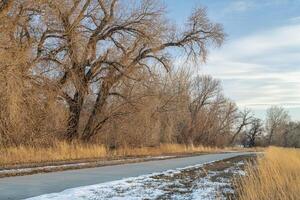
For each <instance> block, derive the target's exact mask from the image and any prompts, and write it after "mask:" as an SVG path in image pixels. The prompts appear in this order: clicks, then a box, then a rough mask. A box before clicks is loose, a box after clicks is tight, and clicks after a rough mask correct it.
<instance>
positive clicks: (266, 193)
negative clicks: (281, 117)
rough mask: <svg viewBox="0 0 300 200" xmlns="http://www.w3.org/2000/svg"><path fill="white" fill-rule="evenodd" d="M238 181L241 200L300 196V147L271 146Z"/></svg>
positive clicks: (296, 197) (249, 166)
mask: <svg viewBox="0 0 300 200" xmlns="http://www.w3.org/2000/svg"><path fill="white" fill-rule="evenodd" d="M246 170H247V176H246V177H244V178H241V179H239V180H238V181H237V193H238V197H239V198H240V199H241V200H270V199H272V200H296V199H297V200H298V199H300V150H299V149H288V148H278V147H270V148H269V149H267V150H266V151H265V154H264V156H262V157H260V158H258V161H257V163H256V164H255V165H253V164H249V165H248V166H247V169H246Z"/></svg>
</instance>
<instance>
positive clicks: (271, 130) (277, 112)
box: [266, 106, 290, 145]
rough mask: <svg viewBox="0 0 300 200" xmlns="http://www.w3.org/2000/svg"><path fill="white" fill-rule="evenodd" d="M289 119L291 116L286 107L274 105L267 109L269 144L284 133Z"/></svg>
mask: <svg viewBox="0 0 300 200" xmlns="http://www.w3.org/2000/svg"><path fill="white" fill-rule="evenodd" d="M289 121H290V116H289V114H288V111H286V110H285V109H284V108H282V107H278V106H272V107H270V108H269V109H268V110H267V117H266V130H267V134H268V135H267V138H268V139H267V144H268V145H270V144H272V142H273V139H274V137H280V136H281V135H282V134H283V132H284V128H285V126H286V125H287V124H288V123H289Z"/></svg>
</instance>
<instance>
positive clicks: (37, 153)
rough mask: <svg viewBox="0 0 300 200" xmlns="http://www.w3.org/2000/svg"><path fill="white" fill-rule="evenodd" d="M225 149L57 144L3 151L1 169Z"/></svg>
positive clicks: (1, 151)
mask: <svg viewBox="0 0 300 200" xmlns="http://www.w3.org/2000/svg"><path fill="white" fill-rule="evenodd" d="M222 150H225V149H218V148H215V147H214V148H211V147H203V146H199V147H186V146H184V145H179V144H162V145H160V146H159V147H141V148H129V147H124V148H120V149H116V150H112V151H109V150H107V149H106V148H105V147H104V146H103V145H90V144H89V145H83V144H72V145H70V144H68V143H65V142H56V143H55V145H54V146H52V147H48V148H45V147H28V146H19V147H11V148H7V149H0V158H1V159H0V166H7V165H14V164H25V163H43V162H55V161H71V160H78V159H95V158H99V159H101V158H103V159H106V158H113V157H127V156H158V155H165V154H180V153H201V152H217V151H222Z"/></svg>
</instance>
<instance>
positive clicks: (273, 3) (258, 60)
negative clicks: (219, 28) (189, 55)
mask: <svg viewBox="0 0 300 200" xmlns="http://www.w3.org/2000/svg"><path fill="white" fill-rule="evenodd" d="M164 2H165V4H166V6H167V10H168V15H169V18H170V19H173V20H175V21H176V23H177V24H178V25H183V24H184V22H185V19H186V18H187V17H188V16H189V14H190V13H191V11H192V10H193V9H194V8H195V7H197V6H204V7H206V8H207V12H208V15H209V17H210V19H212V20H213V21H215V22H218V23H221V24H223V26H224V30H225V32H226V33H227V38H226V41H225V43H224V45H223V47H222V48H221V49H212V50H211V51H210V55H209V57H208V61H207V63H206V64H204V65H202V66H200V69H201V70H200V72H199V73H206V74H211V75H213V76H214V77H216V78H219V79H221V81H222V83H223V88H224V92H225V94H226V95H227V96H228V97H230V98H231V99H233V100H235V101H236V102H237V104H238V105H239V106H240V107H249V108H251V109H253V110H254V112H255V113H256V114H257V116H259V117H261V118H264V115H265V110H266V108H267V107H269V106H271V105H280V106H283V107H285V108H286V109H288V110H289V112H290V115H291V117H292V119H294V120H300V0H165V1H164Z"/></svg>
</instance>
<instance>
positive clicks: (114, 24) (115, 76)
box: [27, 0, 224, 141]
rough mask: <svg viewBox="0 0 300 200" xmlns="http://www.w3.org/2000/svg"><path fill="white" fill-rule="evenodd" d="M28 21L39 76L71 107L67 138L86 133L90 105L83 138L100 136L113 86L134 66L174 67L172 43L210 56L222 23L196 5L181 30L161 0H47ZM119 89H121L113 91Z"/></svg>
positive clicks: (219, 37) (191, 53)
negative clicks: (130, 1)
mask: <svg viewBox="0 0 300 200" xmlns="http://www.w3.org/2000/svg"><path fill="white" fill-rule="evenodd" d="M32 15H34V17H32V19H33V20H34V22H32V23H30V24H29V27H28V29H31V30H33V31H30V32H28V34H27V35H28V38H30V39H31V41H34V42H35V43H34V45H32V50H31V51H32V52H33V53H34V54H35V56H34V59H33V61H32V63H31V64H32V65H33V66H35V74H36V76H35V78H36V79H37V80H39V82H40V84H44V85H47V87H49V88H51V89H53V90H54V91H56V92H57V93H58V96H59V98H61V99H62V100H64V101H65V103H66V104H67V105H68V107H69V113H70V116H69V120H68V123H69V124H68V130H67V132H66V134H65V136H66V138H67V139H68V140H69V141H72V140H73V139H75V138H78V137H79V135H80V131H79V123H80V121H82V120H81V113H82V110H83V107H84V103H85V101H86V99H87V98H88V96H94V99H95V100H94V104H93V107H92V109H91V113H90V115H89V117H88V119H87V121H86V122H83V123H84V125H83V130H82V133H81V138H82V139H83V140H85V141H87V140H89V139H90V138H91V137H92V136H94V135H95V134H96V133H97V132H98V131H99V130H100V129H101V128H102V127H103V124H104V123H105V122H106V121H107V118H108V116H105V115H104V114H103V113H104V108H105V106H106V104H107V100H108V99H109V96H110V95H111V90H112V89H113V88H114V87H115V86H116V85H117V84H118V83H119V82H120V81H122V80H124V79H135V77H133V76H132V74H134V72H136V71H138V70H140V69H141V68H148V69H149V70H150V69H151V63H153V62H157V63H159V64H161V65H162V66H164V67H165V68H169V63H170V59H169V55H168V54H167V51H166V50H167V49H169V48H176V47H178V48H180V49H183V50H184V52H187V54H188V55H189V56H190V57H191V58H195V56H199V57H200V58H201V60H205V59H206V55H207V51H208V47H209V46H210V45H217V46H218V45H221V43H222V41H223V38H224V34H223V31H222V27H221V26H220V25H219V24H214V23H212V22H210V20H209V19H208V17H207V15H206V12H205V9H202V8H200V9H196V10H195V11H194V13H193V14H192V15H191V17H190V18H189V19H188V22H187V25H186V27H185V30H183V31H179V30H176V28H174V27H173V26H171V25H170V24H169V23H168V22H167V21H166V20H165V19H164V15H165V10H164V9H163V8H162V7H161V6H160V3H159V2H157V1H150V0H145V1H141V2H135V1H133V4H131V5H130V6H128V4H127V5H126V2H125V1H117V0H106V1H104V0H99V1H95V0H79V1H75V0H74V1H69V0H63V1H61V0H53V1H41V2H40V5H39V6H38V8H37V9H36V11H35V12H34V13H32ZM114 95H116V94H114Z"/></svg>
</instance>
